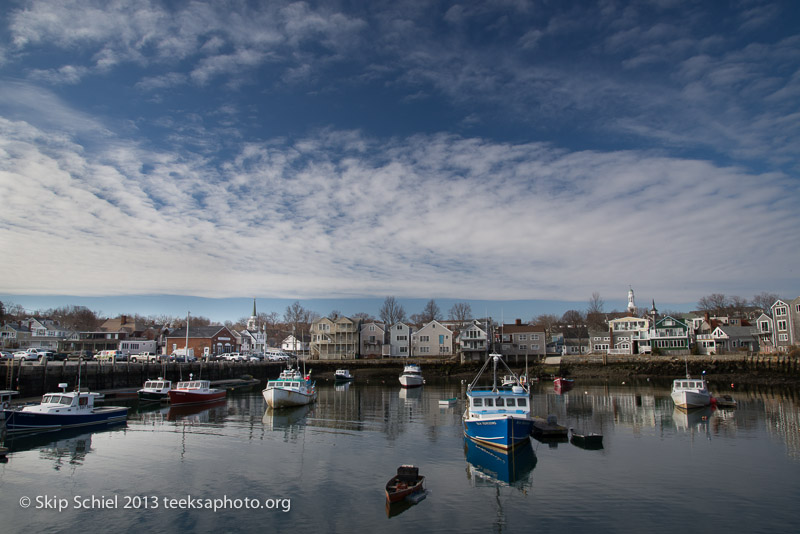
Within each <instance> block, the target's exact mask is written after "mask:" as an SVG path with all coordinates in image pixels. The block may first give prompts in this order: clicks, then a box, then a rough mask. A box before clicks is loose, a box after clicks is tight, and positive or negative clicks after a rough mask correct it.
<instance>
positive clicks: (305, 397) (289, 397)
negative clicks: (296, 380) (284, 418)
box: [263, 388, 317, 408]
mask: <svg viewBox="0 0 800 534" xmlns="http://www.w3.org/2000/svg"><path fill="white" fill-rule="evenodd" d="M263 395H264V400H265V401H267V405H268V406H269V407H270V408H288V407H290V406H305V405H306V404H310V403H312V402H314V401H315V400H316V399H317V393H316V391H314V392H313V393H311V394H306V393H301V392H299V391H292V390H289V389H280V388H267V389H265V390H264V391H263Z"/></svg>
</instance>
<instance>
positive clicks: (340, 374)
mask: <svg viewBox="0 0 800 534" xmlns="http://www.w3.org/2000/svg"><path fill="white" fill-rule="evenodd" d="M353 378H354V377H353V375H351V374H350V371H349V370H347V369H337V370H336V372H335V373H333V379H334V380H335V381H337V382H348V381H350V380H353Z"/></svg>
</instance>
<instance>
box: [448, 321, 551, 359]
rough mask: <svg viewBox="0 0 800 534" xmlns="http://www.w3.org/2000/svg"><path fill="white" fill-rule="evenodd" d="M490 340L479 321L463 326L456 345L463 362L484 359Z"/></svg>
mask: <svg viewBox="0 0 800 534" xmlns="http://www.w3.org/2000/svg"><path fill="white" fill-rule="evenodd" d="M488 340H489V336H488V334H487V333H486V329H484V328H482V327H481V324H480V323H479V322H478V321H473V322H472V323H471V324H470V325H469V326H464V327H462V328H461V331H460V332H459V333H458V335H457V336H456V347H457V348H458V353H459V354H460V356H461V363H464V362H475V361H481V360H483V359H484V358H485V357H486V354H487V352H488V351H487V346H486V344H487V342H488ZM543 344H544V343H543Z"/></svg>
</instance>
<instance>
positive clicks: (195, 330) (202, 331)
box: [167, 325, 233, 338]
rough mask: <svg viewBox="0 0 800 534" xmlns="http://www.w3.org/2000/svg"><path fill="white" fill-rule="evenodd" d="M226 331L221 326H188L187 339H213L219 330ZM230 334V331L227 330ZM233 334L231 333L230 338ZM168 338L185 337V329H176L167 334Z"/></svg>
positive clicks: (225, 328)
mask: <svg viewBox="0 0 800 534" xmlns="http://www.w3.org/2000/svg"><path fill="white" fill-rule="evenodd" d="M223 329H224V330H228V328H227V327H225V326H222V325H210V326H190V327H189V337H190V338H210V337H214V336H215V335H217V334H218V333H219V331H220V330H223ZM228 332H230V330H228ZM232 335H233V333H231V336H232ZM167 337H170V338H173V337H184V338H185V337H186V328H185V327H184V328H177V329H175V330H173V331H172V332H170V333H169V336H167Z"/></svg>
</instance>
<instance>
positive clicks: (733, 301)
mask: <svg viewBox="0 0 800 534" xmlns="http://www.w3.org/2000/svg"><path fill="white" fill-rule="evenodd" d="M748 306H750V302H748V300H747V299H746V298H743V297H739V296H736V295H734V296H732V297H731V298H730V300H729V306H728V309H729V310H730V312H731V314H732V315H734V316H735V317H742V316H744V313H745V309H746V308H747V307H748Z"/></svg>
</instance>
